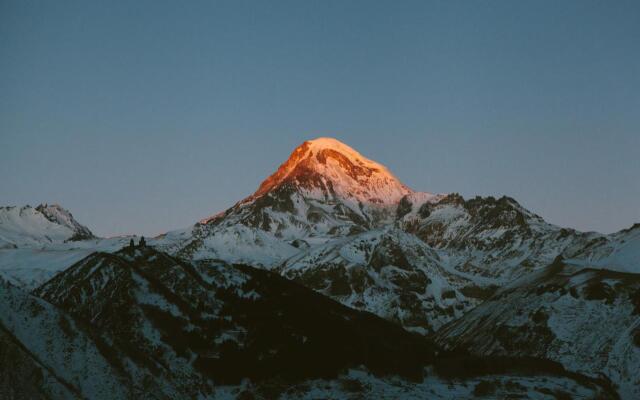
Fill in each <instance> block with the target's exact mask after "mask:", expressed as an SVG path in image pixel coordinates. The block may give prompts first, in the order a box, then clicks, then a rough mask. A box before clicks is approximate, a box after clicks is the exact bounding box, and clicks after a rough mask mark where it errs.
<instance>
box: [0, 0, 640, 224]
mask: <svg viewBox="0 0 640 400" xmlns="http://www.w3.org/2000/svg"><path fill="white" fill-rule="evenodd" d="M267 3H269V4H267ZM318 136H333V137H336V138H338V139H339V140H342V141H344V142H345V143H347V144H349V145H350V146H352V147H354V148H355V149H357V150H358V151H360V152H361V153H362V154H363V155H365V156H367V157H369V158H372V159H374V160H376V161H378V162H381V163H383V164H385V165H387V166H388V167H389V168H390V169H391V171H393V172H394V173H395V174H396V175H397V176H398V177H399V178H400V179H401V180H402V181H403V182H405V183H406V184H407V185H409V186H410V187H412V188H414V189H419V190H424V191H431V192H459V193H461V194H462V195H464V196H465V197H468V196H474V195H476V194H480V195H496V196H499V195H502V194H508V195H510V196H512V197H514V198H516V199H517V200H518V201H520V202H521V203H522V204H523V205H524V206H525V207H527V208H529V209H531V210H532V211H534V212H536V213H538V214H540V215H541V216H543V217H544V218H545V219H547V220H548V221H550V222H552V223H555V224H558V225H561V226H569V227H574V228H578V229H581V230H597V231H601V232H612V231H615V230H619V229H622V228H625V227H628V226H630V225H632V224H633V223H634V222H640V2H637V1H629V2H625V1H615V2H605V1H598V2H593V1H575V2H573V1H562V2H558V1H550V2H545V1H530V2H523V1H504V2H501V1H469V2H449V1H437V2H426V1H417V2H410V1H401V2H396V1H389V2H382V1H370V2H359V1H336V2H333V1H317V2H315V1H314V2H312V1H291V2H284V1H276V2H265V1H255V2H239V1H230V2H214V1H207V2H188V4H186V3H183V2H178V1H171V2H161V1H149V2H144V1H135V2H130V1H123V2H115V1H108V2H104V1H103V2H93V1H77V2H75V1H74V2H72V1H19V0H16V1H8V0H7V1H2V2H0V173H1V174H2V178H1V183H0V204H2V205H22V204H31V205H36V204H38V203H40V202H49V203H53V202H58V203H60V204H62V205H63V206H64V207H66V208H68V209H70V210H71V212H72V213H73V214H74V215H75V216H76V218H77V219H78V220H79V221H80V222H82V223H84V224H86V225H88V226H89V227H90V228H91V229H92V230H93V231H94V232H95V233H97V234H99V235H114V234H123V233H143V234H146V235H154V234H157V233H160V232H163V231H166V230H170V229H175V228H182V227H186V226H188V225H190V224H191V223H193V222H195V221H197V220H198V219H200V218H203V217H206V216H208V215H211V214H213V213H215V212H218V211H220V210H222V209H224V208H226V207H228V206H230V205H232V204H233V203H235V202H236V201H237V200H240V199H241V198H243V197H245V196H246V195H248V194H250V193H251V192H253V191H254V190H255V189H256V188H257V186H258V185H259V183H260V182H261V180H262V179H264V178H265V177H266V176H267V175H269V174H270V173H272V172H273V171H274V170H275V169H276V168H277V166H278V165H279V164H280V163H281V162H283V161H284V160H285V159H286V158H287V156H288V155H289V153H290V152H291V151H292V150H293V148H294V147H295V146H297V145H299V144H300V143H301V142H303V141H304V140H306V139H310V138H314V137H318Z"/></svg>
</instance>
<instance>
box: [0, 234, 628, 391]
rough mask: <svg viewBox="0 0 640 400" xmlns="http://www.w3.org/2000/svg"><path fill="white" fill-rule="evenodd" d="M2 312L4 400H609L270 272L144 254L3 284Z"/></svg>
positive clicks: (540, 369)
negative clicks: (453, 349) (490, 399)
mask: <svg viewBox="0 0 640 400" xmlns="http://www.w3.org/2000/svg"><path fill="white" fill-rule="evenodd" d="M0 310H1V312H0V343H3V347H2V351H0V357H1V358H2V361H3V362H2V363H0V365H2V366H6V365H11V368H3V367H0V382H11V384H10V385H6V386H5V385H2V386H0V394H4V393H6V392H8V395H9V396H10V397H9V398H17V399H22V398H51V399H68V398H91V399H126V398H142V399H146V398H172V399H173V398H175V399H178V398H196V397H197V398H208V399H218V398H220V399H222V398H257V399H274V398H285V399H287V398H289V399H294V398H318V397H319V396H320V397H324V398H353V399H355V398H362V397H394V398H395V397H405V398H425V397H428V398H436V399H438V398H439V399H447V398H451V397H452V396H455V397H457V398H474V397H475V396H476V395H489V396H498V397H507V396H520V397H522V396H527V397H529V398H545V397H547V396H550V395H553V396H560V398H562V396H565V397H566V396H569V397H572V396H589V397H598V398H614V399H615V398H617V395H616V393H615V391H614V390H613V389H612V388H611V387H610V385H609V383H608V382H607V381H606V380H603V379H597V378H589V377H586V376H583V375H579V374H575V373H572V372H568V371H566V370H564V368H562V367H561V366H560V365H559V364H556V363H553V362H548V361H544V360H537V359H517V358H504V357H502V358H493V357H474V356H469V355H466V354H464V353H456V354H448V353H443V352H442V351H440V350H439V349H438V348H437V346H436V345H434V344H433V343H432V342H431V341H429V340H428V339H426V338H424V337H422V336H419V335H415V334H411V333H408V332H406V331H404V330H403V329H401V328H399V327H398V326H397V325H395V324H392V323H389V322H387V321H385V320H383V319H381V318H378V317H376V316H374V315H372V314H369V313H364V312H360V311H356V310H353V309H350V308H347V307H344V306H342V305H340V304H339V303H337V302H334V301H332V300H330V299H328V298H327V297H325V296H322V295H320V294H318V293H316V292H314V291H312V290H310V289H307V288H305V287H303V286H300V285H298V284H296V283H294V282H291V281H289V280H286V279H283V278H282V277H280V276H278V275H277V274H274V273H272V272H269V271H264V270H258V269H254V268H252V267H248V266H242V265H229V264H226V263H224V262H220V261H206V262H200V263H193V262H187V261H184V260H180V259H177V258H174V257H172V256H169V255H168V254H165V253H162V252H159V251H156V250H155V249H153V248H150V247H144V246H143V247H140V246H137V247H135V248H132V247H127V248H124V249H122V250H120V251H117V252H115V253H94V254H92V255H90V256H88V257H86V258H85V259H83V260H81V261H80V262H78V263H76V264H74V265H73V266H72V267H70V268H69V269H67V270H65V271H64V272H62V273H61V274H59V275H57V276H56V277H54V278H53V279H52V280H50V281H48V282H47V283H45V284H44V285H42V286H41V287H39V288H38V289H37V290H35V291H34V292H33V293H32V294H29V293H26V292H24V291H23V290H21V289H19V288H16V287H14V286H12V285H11V284H9V283H6V282H2V281H0ZM5 361H6V362H5ZM461 365H462V366H463V367H462V368H461V367H460V366H461ZM426 371H428V373H425V372H426ZM19 372H24V373H27V374H28V375H23V374H22V373H19ZM35 385H38V386H37V387H38V389H39V390H38V391H37V392H36V393H35V394H34V391H33V388H34V386H35Z"/></svg>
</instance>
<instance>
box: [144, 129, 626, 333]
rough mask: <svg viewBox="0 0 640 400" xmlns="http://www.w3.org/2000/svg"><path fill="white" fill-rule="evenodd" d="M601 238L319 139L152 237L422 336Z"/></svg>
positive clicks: (174, 249) (181, 252) (183, 253)
mask: <svg viewBox="0 0 640 400" xmlns="http://www.w3.org/2000/svg"><path fill="white" fill-rule="evenodd" d="M608 240H609V239H607V236H606V235H602V234H598V233H593V232H592V233H582V232H578V231H575V230H572V229H566V228H560V227H557V226H555V225H552V224H549V223H547V222H546V221H544V219H542V218H541V217H540V216H538V215H536V214H534V213H532V212H530V211H528V210H526V209H525V208H524V207H522V206H521V205H520V204H519V203H518V202H517V201H516V200H514V199H512V198H509V197H506V196H504V197H501V198H497V199H496V198H494V197H491V196H489V197H475V198H471V199H464V198H463V197H462V196H460V195H458V194H455V193H453V194H438V195H433V194H429V193H426V192H417V191H413V190H411V189H409V188H408V187H407V186H406V185H404V184H402V183H401V182H400V181H399V180H398V179H397V178H396V177H395V176H394V175H393V174H392V173H391V172H389V170H388V169H387V168H386V167H384V166H382V165H380V164H378V163H375V162H374V161H371V160H369V159H367V158H365V157H364V156H362V155H361V154H359V153H358V152H356V151H355V150H353V149H352V148H350V147H348V146H347V145H345V144H343V143H341V142H339V141H337V140H335V139H329V138H320V139H316V140H311V141H307V142H304V143H303V144H301V145H300V146H298V147H297V148H296V149H295V150H294V151H293V153H292V154H291V155H290V157H289V158H288V159H287V160H286V161H285V162H284V163H283V164H282V165H281V166H280V167H279V168H278V170H277V171H276V172H275V173H273V174H272V175H271V176H269V177H268V178H267V179H265V181H264V182H263V183H262V184H261V185H260V186H259V187H258V189H257V190H256V192H255V193H254V194H252V195H250V196H248V197H247V198H245V199H244V200H242V201H240V202H238V203H237V204H235V205H234V206H233V207H231V208H229V209H228V210H226V211H224V212H222V213H218V214H216V215H214V216H213V217H210V218H206V219H204V220H202V221H200V222H199V223H197V224H195V225H194V226H193V227H191V228H189V229H186V230H181V231H175V232H169V233H167V234H166V235H163V236H162V237H160V238H158V239H157V241H156V242H154V244H156V245H158V246H159V247H161V248H163V249H164V250H166V251H168V252H170V253H172V254H176V255H178V256H180V257H183V258H187V259H192V260H200V259H222V260H225V261H227V262H231V263H233V262H238V263H245V264H249V265H252V266H255V267H259V268H264V269H269V270H273V271H276V272H279V273H280V274H282V275H283V276H286V277H287V278H289V279H294V280H296V281H297V282H299V283H302V284H304V285H306V286H308V287H310V288H313V289H314V290H317V291H319V292H320V293H323V294H325V295H328V296H330V297H331V298H333V299H335V300H338V301H340V302H342V303H343V304H345V305H348V306H350V307H354V308H357V309H360V310H364V311H370V312H373V313H375V314H377V315H379V316H381V317H383V318H387V319H389V320H392V321H395V322H397V323H399V324H400V325H402V326H403V327H405V328H407V329H410V330H412V331H415V332H420V333H423V334H428V333H431V332H434V331H436V330H437V329H439V327H440V326H442V325H444V324H446V323H448V322H449V321H451V320H454V319H456V318H459V317H460V316H462V315H463V314H464V313H465V312H466V311H467V310H469V309H471V308H473V307H475V306H476V305H478V304H480V303H481V302H482V301H484V300H485V299H486V298H487V297H488V296H490V295H491V294H492V293H493V291H495V290H496V289H497V288H499V287H501V286H503V285H505V284H506V283H508V282H510V281H512V280H514V279H517V278H519V277H522V276H525V275H527V274H529V273H531V272H533V271H536V270H538V269H541V268H544V267H545V266H546V265H548V264H549V263H550V262H552V261H553V260H554V258H555V257H556V256H558V255H563V256H564V257H566V258H571V257H585V256H586V255H588V254H591V253H590V248H591V247H592V246H593V244H594V243H596V242H598V243H600V242H603V241H605V242H608ZM616 251H617V250H616Z"/></svg>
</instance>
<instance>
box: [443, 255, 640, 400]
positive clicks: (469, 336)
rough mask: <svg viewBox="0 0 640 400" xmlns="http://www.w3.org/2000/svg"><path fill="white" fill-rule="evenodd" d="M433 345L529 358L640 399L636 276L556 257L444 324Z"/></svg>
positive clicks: (639, 283)
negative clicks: (599, 379)
mask: <svg viewBox="0 0 640 400" xmlns="http://www.w3.org/2000/svg"><path fill="white" fill-rule="evenodd" d="M436 337H437V340H438V341H439V342H440V343H441V344H443V345H445V346H446V347H448V348H458V349H461V348H462V349H467V350H470V351H472V352H473V353H475V354H479V355H512V356H513V355H516V356H534V357H541V358H546V359H550V360H555V361H558V362H561V363H562V364H563V365H564V366H565V367H567V368H568V369H570V370H574V371H580V372H582V373H586V374H590V375H592V376H600V375H601V374H605V375H606V376H608V377H609V378H610V379H611V380H612V381H613V382H615V383H616V384H618V385H619V388H620V393H621V394H622V395H623V398H629V399H631V398H637V397H638V396H640V377H639V376H638V373H637V372H638V371H639V370H640V275H637V274H628V273H621V272H614V271H608V270H600V269H598V270H596V269H589V268H584V267H582V266H576V265H572V264H568V263H566V262H564V261H562V260H560V259H557V260H556V261H555V262H554V263H553V264H552V265H551V266H549V267H548V268H546V269H544V270H542V271H539V272H537V273H535V274H533V275H531V276H528V277H525V278H523V279H521V280H519V281H517V282H514V283H512V284H510V285H508V286H507V287H506V288H504V289H502V290H500V291H498V293H496V294H495V295H494V296H493V297H492V298H491V299H489V300H488V301H487V302H485V303H483V304H481V305H480V306H478V307H477V308H476V309H474V310H472V311H470V312H469V313H467V314H465V315H464V316H463V317H462V318H460V319H458V320H456V321H454V322H452V323H450V324H449V325H446V326H445V327H443V328H442V329H441V330H440V331H438V333H437V336H436Z"/></svg>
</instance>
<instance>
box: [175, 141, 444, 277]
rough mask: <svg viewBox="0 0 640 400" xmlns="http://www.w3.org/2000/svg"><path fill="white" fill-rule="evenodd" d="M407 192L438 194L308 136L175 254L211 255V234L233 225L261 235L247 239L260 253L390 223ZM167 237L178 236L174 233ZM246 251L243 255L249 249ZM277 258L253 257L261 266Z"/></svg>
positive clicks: (213, 249) (338, 145) (206, 221)
mask: <svg viewBox="0 0 640 400" xmlns="http://www.w3.org/2000/svg"><path fill="white" fill-rule="evenodd" d="M406 195H415V196H421V197H423V198H425V199H428V198H436V197H437V196H434V195H430V194H428V193H415V194H414V192H413V191H412V190H411V189H409V188H408V187H407V186H405V185H404V184H402V183H401V182H400V181H399V180H398V179H397V178H396V177H395V176H394V175H393V174H392V173H391V172H389V170H388V169H387V168H386V167H384V166H383V165H381V164H378V163H376V162H374V161H371V160H369V159H367V158H365V157H364V156H362V155H361V154H360V153H358V152H357V151H355V150H353V149H352V148H350V147H349V146H347V145H345V144H343V143H341V142H339V141H337V140H335V139H331V138H319V139H315V140H310V141H306V142H304V143H303V144H301V145H300V146H298V147H297V148H296V149H295V150H294V151H293V153H291V155H290V156H289V158H288V159H287V160H286V161H285V162H284V163H283V164H282V165H281V166H280V167H279V168H278V170H277V171H276V172H275V173H273V174H272V175H271V176H269V177H268V178H266V179H265V180H264V182H262V184H261V185H260V186H259V187H258V189H257V190H256V192H255V193H253V194H252V195H250V196H249V197H247V198H245V199H244V200H241V201H240V202H238V203H237V204H235V205H234V206H233V207H231V208H230V209H228V210H227V211H225V212H223V213H219V214H216V215H214V216H212V217H209V218H206V219H203V220H202V221H200V222H199V223H198V224H196V225H195V227H193V229H192V231H191V235H190V237H188V238H182V240H184V243H182V249H181V255H183V256H189V257H192V258H206V257H208V256H211V255H212V254H213V255H214V256H215V254H216V252H219V251H220V250H219V249H220V247H221V246H218V242H217V241H215V240H213V239H211V238H212V237H214V236H220V235H222V236H224V235H226V234H227V233H226V232H228V231H229V230H233V229H235V227H237V226H238V225H243V226H245V227H248V228H250V229H252V230H258V231H260V232H265V233H266V234H267V235H261V234H260V236H262V237H260V238H259V239H257V240H254V241H250V242H249V243H247V244H249V245H251V247H253V248H254V249H255V251H256V252H258V253H260V252H261V250H260V248H261V247H270V246H272V245H273V244H274V243H278V242H284V243H287V244H288V245H291V246H294V247H299V246H300V245H303V246H304V245H306V243H307V242H308V241H315V242H318V241H319V242H322V241H326V240H328V239H329V238H335V237H343V236H348V235H351V234H354V233H360V232H365V231H367V230H370V229H374V228H376V227H380V226H383V225H385V224H388V223H391V222H392V221H393V219H394V217H395V212H396V208H397V204H398V202H399V201H400V199H401V198H402V197H404V196H406ZM169 236H170V237H171V236H173V239H174V240H175V239H177V240H181V238H180V237H179V236H178V235H177V234H171V233H170V234H169ZM234 236H237V235H236V234H235V233H234ZM245 250H246V251H243V253H245V254H246V253H247V252H251V249H245ZM292 251H295V250H292ZM285 253H286V252H285ZM285 256H286V254H285ZM281 260H282V257H280V258H278V259H276V260H266V261H265V262H263V260H260V259H255V260H254V261H255V264H262V265H266V264H271V263H274V262H278V261H281Z"/></svg>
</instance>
